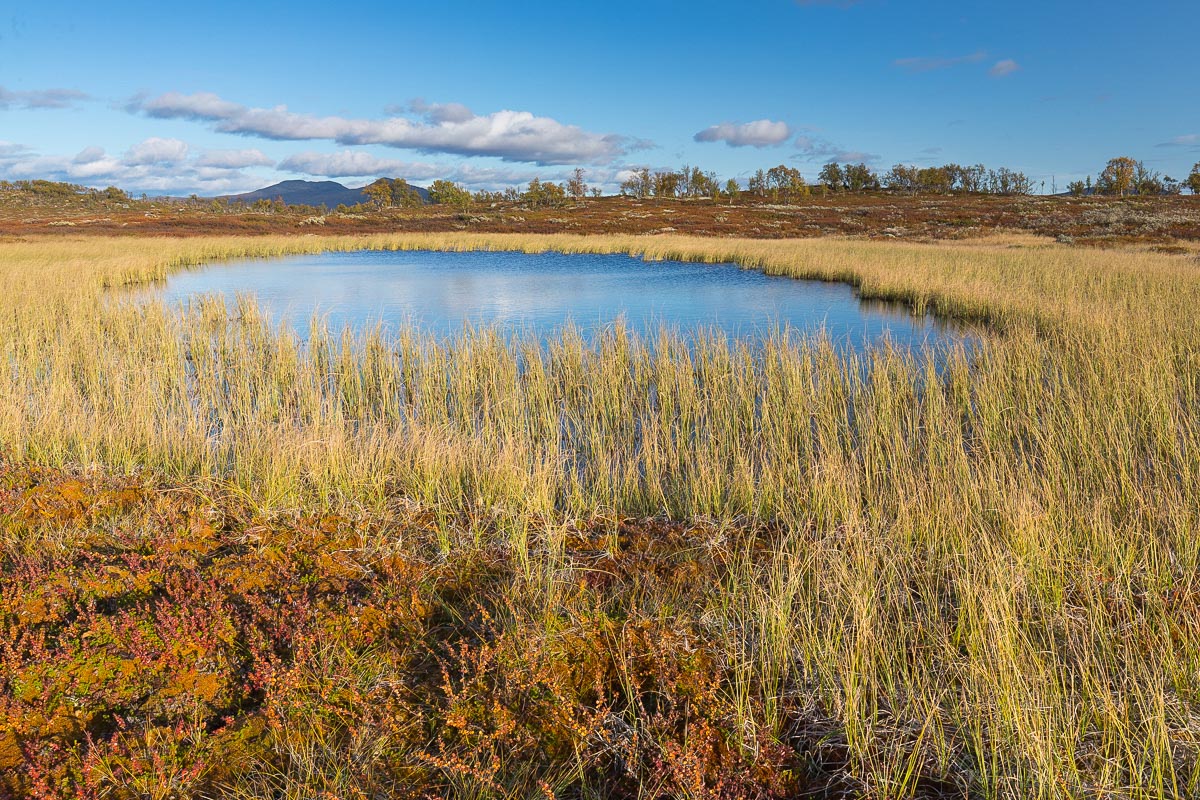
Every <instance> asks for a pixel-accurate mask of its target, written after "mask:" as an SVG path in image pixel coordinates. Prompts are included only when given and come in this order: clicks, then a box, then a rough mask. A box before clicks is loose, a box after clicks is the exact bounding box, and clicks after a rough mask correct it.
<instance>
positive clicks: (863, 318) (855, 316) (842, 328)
mask: <svg viewBox="0 0 1200 800" xmlns="http://www.w3.org/2000/svg"><path fill="white" fill-rule="evenodd" d="M209 294H217V295H221V296H224V297H226V298H227V299H228V300H230V301H232V300H233V299H234V298H236V296H237V295H239V294H249V295H252V296H254V297H255V298H256V299H257V300H258V303H259V305H260V306H261V307H262V308H263V309H264V310H265V311H266V312H267V313H268V314H270V316H271V318H272V320H273V321H274V322H275V324H277V325H282V324H287V325H291V326H292V327H294V328H295V329H296V331H297V332H298V333H299V334H300V335H301V336H304V335H305V333H306V331H307V329H308V322H309V320H310V319H311V318H312V317H313V315H314V314H316V315H320V316H322V317H324V318H325V319H326V320H327V322H328V324H329V326H330V328H331V329H333V330H335V331H337V330H340V329H342V328H343V327H346V326H349V327H350V328H352V329H360V330H361V329H366V328H374V327H375V326H376V325H380V324H381V325H382V326H383V327H384V329H385V330H396V329H397V328H399V327H401V326H403V325H406V324H411V325H414V326H416V327H417V328H418V329H420V330H423V331H425V332H427V333H432V334H434V335H438V336H447V335H453V334H457V333H459V332H461V331H462V330H463V328H464V326H466V325H476V326H480V325H483V326H499V327H501V328H505V329H509V330H512V331H513V332H520V333H526V334H533V335H535V336H537V337H539V338H540V339H543V340H545V339H548V338H551V337H553V336H554V335H555V333H556V332H557V331H559V330H561V328H562V327H563V326H564V325H567V324H574V325H576V326H578V327H579V328H580V329H581V330H582V331H583V332H584V333H585V335H587V334H590V333H595V332H596V331H597V330H599V329H602V328H603V327H604V326H607V325H610V324H612V323H613V322H615V321H617V320H623V321H624V322H625V324H626V325H627V326H628V327H629V328H631V329H632V330H633V331H635V332H637V333H642V334H648V335H653V334H654V333H656V332H657V331H658V330H659V329H660V327H662V326H664V325H665V326H666V327H667V328H669V329H671V330H674V331H677V332H679V333H680V334H682V335H684V336H689V335H693V334H696V333H699V332H711V331H719V332H722V333H724V334H725V335H726V336H728V337H729V338H730V339H759V338H762V337H764V336H766V335H769V334H770V333H771V332H772V331H773V330H778V329H790V330H791V331H792V332H793V333H794V334H797V335H817V334H820V333H822V332H824V333H826V334H827V335H828V336H829V337H830V338H831V339H832V340H833V341H834V343H835V344H837V345H840V346H850V347H852V348H854V349H856V350H861V349H863V348H865V347H867V346H870V345H872V344H879V343H881V342H883V341H885V340H890V341H891V342H892V343H893V344H896V345H899V346H906V347H917V348H919V347H921V346H923V345H931V346H934V347H938V348H941V347H948V346H951V345H954V344H956V343H958V342H962V341H969V339H970V336H969V334H968V332H967V331H966V330H965V329H964V328H962V327H960V326H957V325H953V324H947V323H945V322H944V321H940V320H936V319H934V318H932V317H928V316H924V317H916V316H913V315H912V314H910V313H908V312H907V311H906V310H905V309H903V308H902V307H899V306H896V305H891V304H883V303H878V302H863V301H860V300H859V299H858V297H857V296H856V295H855V292H854V290H853V289H852V288H850V287H849V286H846V285H845V284H840V283H824V282H820V281H803V280H796V279H794V278H786V277H772V276H768V275H764V274H762V273H761V272H757V271H754V270H746V269H739V268H738V267H737V266H736V265H733V264H691V263H682V262H674V261H657V262H646V261H642V260H641V259H638V258H633V257H631V256H625V255H564V254H561V253H540V254H534V255H530V254H525V253H506V252H469V253H442V252H429V251H406V252H393V251H358V252H348V253H341V252H339V253H320V254H316V255H303V256H289V257H286V258H280V259H271V260H249V261H237V262H227V263H221V264H213V265H210V266H207V267H204V268H202V269H198V270H193V271H188V272H180V273H176V274H174V275H172V276H171V277H170V278H169V279H168V280H167V283H166V286H165V288H163V289H162V290H161V292H160V293H159V296H160V297H162V298H163V299H165V300H166V301H167V302H168V303H177V302H184V301H187V300H189V299H192V298H195V297H196V296H198V295H209Z"/></svg>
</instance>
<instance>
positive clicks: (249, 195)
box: [219, 181, 429, 208]
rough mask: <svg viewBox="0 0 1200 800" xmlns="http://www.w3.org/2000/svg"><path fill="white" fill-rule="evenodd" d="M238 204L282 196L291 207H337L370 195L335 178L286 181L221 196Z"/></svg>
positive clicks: (425, 197) (423, 195)
mask: <svg viewBox="0 0 1200 800" xmlns="http://www.w3.org/2000/svg"><path fill="white" fill-rule="evenodd" d="M410 186H411V188H412V189H413V190H414V191H415V192H416V193H417V194H419V195H421V200H422V201H424V202H429V192H428V191H426V190H425V189H423V188H421V187H420V186H412V185H411V184H410ZM219 199H221V200H228V201H230V202H232V203H236V202H238V201H239V200H240V201H242V202H244V203H253V202H254V201H255V200H276V199H282V200H283V202H285V203H287V204H288V205H290V206H326V207H327V208H337V207H338V206H339V205H347V206H352V205H355V204H357V203H363V202H366V200H367V197H366V195H364V194H363V191H362V189H361V188H360V189H348V188H346V187H345V186H343V185H342V184H340V183H337V182H335V181H283V182H282V183H277V184H275V185H274V186H267V187H265V188H263V189H255V190H254V191H253V192H245V193H244V194H230V195H224V196H223V197H221V198H219Z"/></svg>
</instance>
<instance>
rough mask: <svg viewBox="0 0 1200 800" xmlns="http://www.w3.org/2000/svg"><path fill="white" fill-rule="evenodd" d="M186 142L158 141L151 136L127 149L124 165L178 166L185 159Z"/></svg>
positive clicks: (177, 140)
mask: <svg viewBox="0 0 1200 800" xmlns="http://www.w3.org/2000/svg"><path fill="white" fill-rule="evenodd" d="M187 155H188V146H187V142H184V141H181V140H179V139H160V138H158V137H157V136H152V137H150V138H149V139H146V140H145V141H143V142H139V143H138V144H135V145H134V146H133V147H131V148H129V151H128V152H127V153H126V154H125V163H126V164H128V165H130V166H139V165H142V164H178V163H179V162H181V161H183V160H184V159H186V158H187Z"/></svg>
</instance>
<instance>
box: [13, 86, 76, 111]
mask: <svg viewBox="0 0 1200 800" xmlns="http://www.w3.org/2000/svg"><path fill="white" fill-rule="evenodd" d="M90 99H91V98H90V97H89V96H88V95H87V94H85V93H83V92H80V91H77V90H75V89H40V90H35V91H29V92H14V91H9V90H8V89H5V88H4V87H3V86H0V109H7V108H23V109H45V108H70V107H72V106H74V105H75V104H77V103H80V102H82V101H84V100H90Z"/></svg>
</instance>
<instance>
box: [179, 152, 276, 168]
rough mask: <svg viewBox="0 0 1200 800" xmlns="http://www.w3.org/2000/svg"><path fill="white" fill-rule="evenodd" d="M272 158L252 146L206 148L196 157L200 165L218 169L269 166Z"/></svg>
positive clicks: (197, 163)
mask: <svg viewBox="0 0 1200 800" xmlns="http://www.w3.org/2000/svg"><path fill="white" fill-rule="evenodd" d="M274 163H275V161H274V159H272V158H271V157H269V156H268V155H266V154H265V153H263V152H262V151H261V150H255V149H253V148H250V149H247V150H207V151H205V152H204V153H202V154H201V155H200V157H199V158H197V159H196V165H197V166H200V167H217V168H219V169H241V168H243V167H269V166H272V165H273V164H274Z"/></svg>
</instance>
